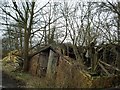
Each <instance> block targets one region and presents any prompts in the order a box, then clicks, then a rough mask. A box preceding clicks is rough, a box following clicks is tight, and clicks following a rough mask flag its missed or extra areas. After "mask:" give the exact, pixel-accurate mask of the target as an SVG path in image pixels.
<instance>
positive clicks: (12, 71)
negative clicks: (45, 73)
mask: <svg viewBox="0 0 120 90" xmlns="http://www.w3.org/2000/svg"><path fill="white" fill-rule="evenodd" d="M2 69H3V71H4V72H5V73H6V74H8V75H9V76H10V77H12V78H13V79H15V80H17V81H18V82H23V83H24V85H23V86H22V87H24V88H50V87H51V85H50V84H49V82H48V80H47V79H46V78H40V77H36V76H32V75H31V74H29V73H25V72H22V71H20V70H16V68H15V67H14V64H13V63H6V64H4V63H3V66H2Z"/></svg>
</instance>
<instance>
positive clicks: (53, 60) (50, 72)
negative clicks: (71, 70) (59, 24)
mask: <svg viewBox="0 0 120 90" xmlns="http://www.w3.org/2000/svg"><path fill="white" fill-rule="evenodd" d="M57 60H58V56H56V53H54V52H53V51H52V50H50V53H49V59H48V65H47V77H48V78H49V79H53V78H54V76H55V73H56V66H57Z"/></svg>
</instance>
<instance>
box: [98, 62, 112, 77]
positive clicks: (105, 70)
mask: <svg viewBox="0 0 120 90" xmlns="http://www.w3.org/2000/svg"><path fill="white" fill-rule="evenodd" d="M98 65H99V66H100V67H101V68H102V70H103V71H104V72H105V73H106V74H107V75H108V76H110V75H111V74H110V73H109V72H108V71H107V69H105V68H104V66H103V65H102V64H100V63H98Z"/></svg>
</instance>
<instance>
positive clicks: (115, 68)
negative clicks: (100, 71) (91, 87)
mask: <svg viewBox="0 0 120 90" xmlns="http://www.w3.org/2000/svg"><path fill="white" fill-rule="evenodd" d="M99 62H100V63H102V64H104V65H106V66H108V67H111V68H112V69H114V70H116V71H119V72H120V69H118V68H117V67H114V66H112V65H110V64H108V63H106V62H103V61H101V60H99Z"/></svg>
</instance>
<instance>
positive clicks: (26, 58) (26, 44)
mask: <svg viewBox="0 0 120 90" xmlns="http://www.w3.org/2000/svg"><path fill="white" fill-rule="evenodd" d="M28 52H29V35H28V32H27V29H26V30H25V33H24V52H23V56H24V63H23V71H25V72H27V71H28V69H29V56H28Z"/></svg>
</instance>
